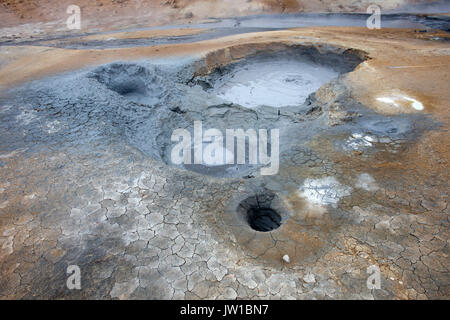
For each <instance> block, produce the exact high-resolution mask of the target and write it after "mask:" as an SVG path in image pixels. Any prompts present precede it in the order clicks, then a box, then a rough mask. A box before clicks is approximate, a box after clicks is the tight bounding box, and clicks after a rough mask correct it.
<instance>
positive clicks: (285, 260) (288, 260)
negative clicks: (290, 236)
mask: <svg viewBox="0 0 450 320" xmlns="http://www.w3.org/2000/svg"><path fill="white" fill-rule="evenodd" d="M283 261H284V262H286V263H291V259H289V256H288V255H287V254H285V255H284V256H283Z"/></svg>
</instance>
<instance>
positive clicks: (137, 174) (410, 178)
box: [0, 27, 450, 299]
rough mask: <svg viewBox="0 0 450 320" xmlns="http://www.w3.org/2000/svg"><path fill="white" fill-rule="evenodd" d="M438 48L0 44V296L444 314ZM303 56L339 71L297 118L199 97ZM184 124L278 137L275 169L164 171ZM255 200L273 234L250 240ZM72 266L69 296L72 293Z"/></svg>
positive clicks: (371, 43)
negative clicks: (368, 304) (320, 302)
mask: <svg viewBox="0 0 450 320" xmlns="http://www.w3.org/2000/svg"><path fill="white" fill-rule="evenodd" d="M433 36H436V35H433V34H430V35H428V34H427V35H422V34H417V33H415V32H414V31H413V30H406V29H401V30H398V31H394V30H391V29H388V30H384V31H379V32H378V33H377V32H371V31H368V30H366V29H363V28H347V29H345V28H333V27H329V28H319V29H308V28H304V29H290V30H284V31H271V32H265V33H251V34H245V35H240V36H233V35H231V36H229V37H226V38H221V39H212V40H205V41H201V42H198V43H183V44H173V45H166V44H157V45H154V46H151V47H147V46H142V47H139V48H135V47H131V48H128V47H127V48H121V49H117V48H109V49H108V48H106V49H104V50H102V51H101V54H99V51H98V50H97V49H89V48H88V49H83V50H79V49H67V48H64V40H61V42H60V43H59V42H58V41H56V46H55V47H51V48H50V47H21V46H9V47H2V48H1V52H0V53H1V57H2V64H1V66H2V70H0V79H1V81H0V84H1V85H2V86H3V91H2V92H1V96H0V132H1V137H2V138H1V139H0V140H1V142H0V150H1V151H0V298H2V299H36V298H39V299H69V298H89V299H342V298H345V299H443V298H444V299H448V298H449V297H450V296H449V295H450V288H449V284H450V277H449V268H450V263H449V257H448V254H449V248H448V245H449V239H450V238H449V220H448V214H449V208H448V181H449V176H448V172H449V171H448V155H449V154H448V152H449V151H448V150H449V149H450V145H449V141H450V140H449V134H448V125H449V118H448V106H449V105H450V104H449V103H450V96H449V92H448V81H449V74H450V69H449V65H450V64H449V62H450V60H449V54H450V52H449V48H448V42H445V41H434V40H431V38H432V37H433ZM58 43H59V44H60V45H58ZM96 44H97V43H96ZM387 46H388V47H390V48H391V50H390V52H389V53H386V50H385V48H386V47H387ZM24 50H25V51H24ZM298 52H300V53H299V56H301V57H305V56H306V57H308V59H312V60H313V61H314V62H315V63H320V64H321V65H322V66H324V67H327V68H331V67H333V68H334V71H333V72H336V74H337V75H338V76H337V78H336V79H333V80H331V81H328V80H327V81H326V82H325V83H324V84H323V85H321V87H320V88H319V89H318V90H317V91H315V92H314V93H312V94H311V95H310V96H309V97H308V98H307V99H306V101H305V102H304V103H303V102H302V103H298V104H296V105H290V106H287V107H283V108H280V109H274V108H271V107H264V106H262V107H256V108H251V109H248V108H245V107H243V106H241V105H239V104H238V103H236V102H234V103H233V102H230V101H226V99H224V98H223V97H220V96H217V95H216V94H215V93H214V90H213V89H211V88H213V87H214V85H215V83H216V82H220V76H221V74H222V73H226V72H232V70H235V69H233V68H236V66H237V67H238V68H239V67H241V66H242V63H246V61H253V60H251V59H260V58H259V57H260V54H263V55H266V54H268V53H269V54H270V57H271V59H274V57H278V58H279V57H280V56H283V55H285V54H286V53H287V54H288V55H289V56H290V57H293V56H295V55H296V54H298ZM12 55H15V57H14V58H12ZM264 59H266V56H264ZM302 59H303V58H302ZM30 61H38V62H37V63H36V64H34V65H33V66H30V63H29V62H30ZM256 61H259V60H256ZM263 61H266V60H263ZM302 61H304V60H302ZM327 61H328V63H327ZM309 62H311V61H310V60H308V63H309ZM418 65H425V66H428V68H404V69H393V67H402V66H418ZM436 65H437V66H438V67H435V66H436ZM26 66H28V67H26ZM115 70H116V71H117V70H119V72H116V71H115ZM230 70H231V71H230ZM430 70H432V72H431V71H430ZM118 74H121V75H123V74H127V75H128V76H129V77H132V80H130V79H128V78H127V77H124V78H122V79H121V80H120V81H118V82H117V83H116V82H114V81H115V80H114V79H116V78H117V77H118ZM139 77H141V78H139ZM136 79H137V80H136ZM139 79H144V80H142V81H144V82H142V81H141V80H139ZM29 80H33V81H29ZM142 83H144V84H142ZM130 86H131V87H132V88H131V87H130ZM130 88H131V89H130ZM142 92H144V94H143V93H142ZM380 97H382V98H383V97H390V98H389V99H390V100H389V99H382V100H377V99H379V98H380ZM392 97H394V98H395V99H394V98H392ZM405 97H406V98H405ZM392 101H395V104H393V103H390V102H392ZM414 101H420V103H421V104H422V108H420V107H419V105H418V104H413V102H414ZM194 120H203V121H204V123H205V124H204V125H205V126H210V127H218V128H222V127H223V128H238V127H241V128H246V126H247V128H256V127H263V128H276V127H279V128H280V129H281V130H280V147H281V149H280V153H281V155H280V170H279V173H278V174H277V175H274V176H261V175H259V170H256V169H254V168H246V169H245V170H244V171H242V172H241V171H239V172H238V173H237V174H233V175H228V174H224V173H223V172H221V173H220V174H206V173H205V172H204V171H202V170H189V169H187V168H183V167H177V166H172V165H171V164H170V163H169V162H168V160H167V153H166V149H167V147H168V146H169V145H170V133H171V132H172V130H173V129H175V128H178V127H183V128H191V126H192V124H193V121H194ZM169 129H170V130H169ZM255 199H257V200H255ZM261 199H264V200H261ZM255 201H257V202H258V203H259V204H258V205H261V203H263V202H264V206H266V207H270V208H271V209H273V210H275V211H276V212H277V213H278V214H279V215H280V219H281V220H280V221H281V226H280V227H279V228H276V229H274V230H272V231H270V232H258V231H255V230H252V228H251V227H250V226H249V223H248V221H246V219H245V212H246V210H247V206H250V207H252V206H254V202H255ZM242 208H244V209H242ZM286 255H287V256H288V257H289V258H288V259H286V258H283V257H285V256H286ZM69 265H77V266H79V267H80V270H81V290H69V289H68V288H67V287H66V280H67V278H68V274H67V273H66V270H67V267H68V266H69ZM372 265H376V266H378V267H379V268H380V271H381V288H380V289H368V287H367V284H366V281H367V278H368V276H369V275H368V273H367V269H368V268H369V267H370V266H372Z"/></svg>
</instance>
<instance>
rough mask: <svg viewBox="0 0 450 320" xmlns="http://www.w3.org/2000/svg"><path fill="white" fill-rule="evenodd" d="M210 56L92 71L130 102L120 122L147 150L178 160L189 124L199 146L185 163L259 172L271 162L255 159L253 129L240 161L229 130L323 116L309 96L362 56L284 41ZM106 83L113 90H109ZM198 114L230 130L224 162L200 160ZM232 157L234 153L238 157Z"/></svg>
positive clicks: (199, 168)
mask: <svg viewBox="0 0 450 320" xmlns="http://www.w3.org/2000/svg"><path fill="white" fill-rule="evenodd" d="M212 54H213V55H214V54H216V53H212ZM207 59H208V58H206V59H205V60H200V61H195V62H194V63H192V64H187V65H184V66H183V67H182V68H181V70H179V71H174V69H172V70H171V69H170V68H167V67H163V68H164V69H162V68H161V67H158V66H145V64H126V63H121V64H119V63H115V64H111V65H107V66H103V67H100V68H97V69H95V70H93V71H92V72H91V73H90V74H89V76H88V77H89V78H90V79H94V80H96V82H97V84H96V86H97V87H98V86H99V85H100V86H104V88H102V89H100V92H99V93H98V95H102V94H105V95H109V96H110V97H111V98H114V100H116V99H117V100H118V102H119V101H122V103H123V104H125V107H120V109H121V113H120V115H124V116H125V114H126V116H125V117H124V118H123V119H121V120H120V122H118V125H119V126H121V129H122V130H123V131H124V132H125V135H126V136H127V138H128V139H129V141H130V143H131V144H132V145H133V146H135V147H137V148H138V149H139V150H141V151H142V152H144V153H145V154H147V155H149V156H150V157H153V158H155V159H158V160H162V161H163V162H165V163H166V164H169V165H173V164H174V161H173V159H172V156H173V155H172V153H171V151H172V147H173V145H174V144H175V143H174V140H173V137H172V136H171V135H172V133H173V132H174V131H175V130H176V129H180V128H181V129H183V130H187V131H189V133H190V140H191V143H192V148H191V161H187V162H186V161H184V162H183V163H182V164H179V166H180V167H182V168H184V169H187V170H190V171H195V172H198V173H201V174H206V175H211V176H215V177H253V176H256V175H258V174H259V173H258V169H260V168H261V167H262V166H264V165H266V164H267V163H263V164H261V162H259V164H258V163H255V161H253V162H251V161H250V160H251V159H249V153H250V152H249V148H250V137H249V136H246V140H245V142H246V146H245V163H242V161H241V162H238V157H239V154H238V152H237V143H234V141H231V143H232V144H231V145H230V146H229V147H227V146H228V145H229V143H230V141H228V140H231V139H235V138H236V139H237V138H238V137H233V136H230V137H229V136H228V135H225V132H226V131H227V129H232V130H239V129H242V130H243V131H244V132H247V130H248V129H255V130H260V129H266V130H269V129H272V128H277V129H278V128H281V127H283V128H287V129H289V128H290V127H291V126H296V123H298V122H300V121H312V120H314V118H316V117H314V116H312V115H311V112H310V114H308V112H309V111H310V110H311V102H310V101H309V102H308V103H306V100H307V99H308V97H310V96H311V95H313V93H314V92H315V91H316V90H317V89H318V88H319V87H320V86H321V85H323V84H324V83H327V82H329V81H331V80H333V79H337V78H338V76H339V75H340V74H344V73H346V72H349V71H351V70H353V69H354V68H355V67H356V66H357V65H358V64H359V63H360V62H361V61H362V59H363V58H362V57H361V56H358V54H357V53H352V52H350V51H345V50H342V49H339V48H325V49H324V50H323V52H321V51H319V50H318V49H317V48H316V47H303V46H293V47H285V46H281V48H275V50H274V51H270V50H269V51H264V50H260V49H255V50H254V53H252V54H249V55H247V56H245V57H242V58H240V59H229V60H224V61H222V62H221V63H220V64H219V65H216V66H209V65H208V64H207ZM208 68H210V70H209V69H208ZM190 72H193V73H194V76H192V73H191V74H189V73H190ZM171 82H172V83H171ZM275 88H276V89H275ZM105 89H107V90H108V91H107V92H105V93H102V92H104V91H105ZM280 108H283V112H281V109H280ZM133 110H134V111H133ZM319 114H320V112H317V113H316V115H319ZM194 121H201V124H202V126H203V128H205V130H207V129H208V128H217V129H218V130H219V131H221V133H222V134H223V137H222V138H223V152H222V156H221V159H219V161H218V162H217V161H216V162H215V163H213V164H211V163H206V162H205V158H206V156H203V161H202V162H201V163H198V162H195V161H193V160H194V154H195V153H196V151H197V150H196V149H201V152H203V153H205V150H206V149H208V145H209V144H210V143H211V142H212V141H210V142H202V143H201V145H200V146H195V145H194V144H193V140H194V138H193V137H194V136H196V134H200V136H203V132H200V133H196V132H195V130H194V128H193V123H194ZM200 130H201V129H200ZM257 138H258V137H257ZM271 138H273V137H270V134H269V140H268V144H267V148H268V155H269V156H270V155H271V143H272V142H273V141H274V140H271ZM175 140H176V137H175ZM171 141H172V143H171ZM285 145H286V143H285ZM284 148H289V145H287V146H285V147H284ZM259 149H261V148H259ZM260 152H261V150H260ZM274 156H275V154H274ZM227 157H231V158H232V159H233V161H232V164H228V163H229V162H227V161H226V158H227ZM272 160H273V159H272ZM276 160H277V161H278V159H276ZM194 162H195V163H194ZM269 165H270V164H269ZM275 170H277V169H275ZM275 172H276V171H275Z"/></svg>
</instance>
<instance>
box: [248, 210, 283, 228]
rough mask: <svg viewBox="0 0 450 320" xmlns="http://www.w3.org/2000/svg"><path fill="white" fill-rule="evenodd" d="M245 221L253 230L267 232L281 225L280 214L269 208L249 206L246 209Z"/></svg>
mask: <svg viewBox="0 0 450 320" xmlns="http://www.w3.org/2000/svg"><path fill="white" fill-rule="evenodd" d="M247 222H248V224H249V225H250V227H251V228H252V229H253V230H256V231H260V232H269V231H272V230H275V229H278V228H279V227H280V226H281V216H280V215H279V214H278V213H277V212H276V211H275V210H273V209H271V208H261V207H251V208H249V209H248V211H247Z"/></svg>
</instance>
